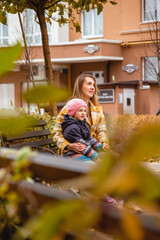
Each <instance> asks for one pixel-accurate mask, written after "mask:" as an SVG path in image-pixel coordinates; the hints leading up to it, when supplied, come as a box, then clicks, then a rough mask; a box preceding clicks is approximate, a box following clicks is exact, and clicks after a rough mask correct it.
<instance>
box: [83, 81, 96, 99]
mask: <svg viewBox="0 0 160 240" xmlns="http://www.w3.org/2000/svg"><path fill="white" fill-rule="evenodd" d="M94 93H95V82H94V80H93V78H91V77H86V78H85V80H84V82H83V85H82V94H83V96H84V99H86V100H89V98H91V97H93V95H94Z"/></svg>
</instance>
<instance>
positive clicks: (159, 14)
mask: <svg viewBox="0 0 160 240" xmlns="http://www.w3.org/2000/svg"><path fill="white" fill-rule="evenodd" d="M145 1H146V0H142V22H144V23H147V22H154V21H155V20H156V19H154V18H153V19H148V20H147V19H145ZM148 1H151V0H148ZM155 1H156V5H157V6H160V0H155ZM148 11H149V10H148ZM157 11H158V12H157V14H158V21H160V8H159V7H158V8H157Z"/></svg>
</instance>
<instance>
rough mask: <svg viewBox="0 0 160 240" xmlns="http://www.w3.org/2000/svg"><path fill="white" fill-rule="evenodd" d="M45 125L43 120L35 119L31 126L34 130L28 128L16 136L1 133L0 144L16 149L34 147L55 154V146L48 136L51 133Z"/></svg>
mask: <svg viewBox="0 0 160 240" xmlns="http://www.w3.org/2000/svg"><path fill="white" fill-rule="evenodd" d="M46 125H47V123H46V122H45V121H44V120H37V123H36V124H35V125H33V126H31V128H33V129H34V130H28V131H26V132H25V133H24V134H21V135H18V136H7V135H2V136H1V145H2V147H5V148H6V147H7V148H16V149H20V148H22V147H31V148H32V149H33V150H34V149H35V150H39V151H44V152H48V153H51V154H55V155H57V154H56V146H55V144H54V142H53V139H52V138H49V135H50V134H51V133H50V131H49V129H46ZM31 128H30V129H31ZM57 156H58V155H57Z"/></svg>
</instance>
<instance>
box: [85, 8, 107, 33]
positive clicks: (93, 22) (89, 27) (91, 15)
mask: <svg viewBox="0 0 160 240" xmlns="http://www.w3.org/2000/svg"><path fill="white" fill-rule="evenodd" d="M102 35H103V12H101V13H100V14H99V15H97V9H91V10H90V11H89V12H86V11H82V36H83V37H95V36H102Z"/></svg>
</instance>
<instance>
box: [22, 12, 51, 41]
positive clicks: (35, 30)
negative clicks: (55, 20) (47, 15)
mask: <svg viewBox="0 0 160 240" xmlns="http://www.w3.org/2000/svg"><path fill="white" fill-rule="evenodd" d="M35 16H36V13H35V12H34V11H33V10H31V9H27V11H26V13H25V33H26V40H27V43H28V45H41V44H42V37H41V30H40V26H39V23H38V22H37V21H35V19H36V18H35ZM36 20H37V19H36ZM47 31H48V38H49V43H51V25H50V24H49V23H47Z"/></svg>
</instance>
